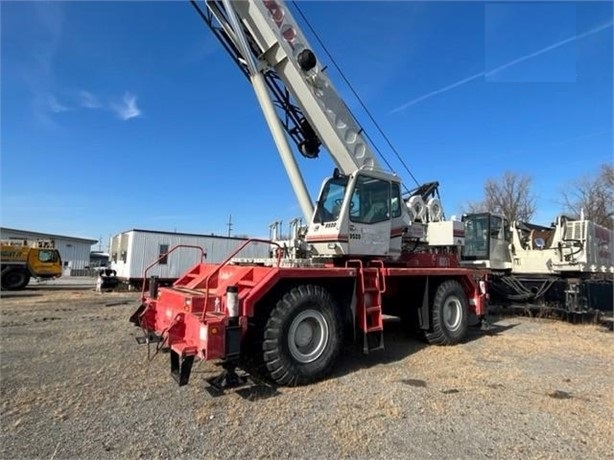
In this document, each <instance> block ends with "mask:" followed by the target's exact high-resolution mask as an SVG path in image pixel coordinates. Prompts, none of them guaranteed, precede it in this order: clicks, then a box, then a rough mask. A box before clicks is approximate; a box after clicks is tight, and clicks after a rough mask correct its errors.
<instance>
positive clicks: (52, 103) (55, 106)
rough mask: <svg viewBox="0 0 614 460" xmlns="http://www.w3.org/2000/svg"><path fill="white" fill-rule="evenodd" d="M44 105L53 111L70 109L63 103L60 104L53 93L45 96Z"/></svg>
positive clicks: (59, 111)
mask: <svg viewBox="0 0 614 460" xmlns="http://www.w3.org/2000/svg"><path fill="white" fill-rule="evenodd" d="M46 105H47V108H48V109H49V110H50V111H51V112H53V113H61V112H66V111H67V110H70V108H68V107H66V106H65V105H64V104H61V103H60V102H59V101H58V100H57V98H56V97H55V96H54V95H53V94H50V95H49V96H47V101H46Z"/></svg>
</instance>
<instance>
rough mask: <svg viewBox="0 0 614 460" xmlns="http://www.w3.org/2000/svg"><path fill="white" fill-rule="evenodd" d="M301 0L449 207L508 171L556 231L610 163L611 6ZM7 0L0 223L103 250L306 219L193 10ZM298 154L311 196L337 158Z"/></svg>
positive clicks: (261, 127) (240, 81)
mask: <svg viewBox="0 0 614 460" xmlns="http://www.w3.org/2000/svg"><path fill="white" fill-rule="evenodd" d="M299 5H300V8H301V9H302V11H303V12H304V14H305V15H306V16H307V18H308V19H309V21H310V23H311V24H312V26H313V27H314V28H315V30H316V31H317V32H318V34H319V36H320V37H321V39H322V40H323V41H324V43H325V45H326V47H327V48H328V50H329V51H330V52H331V54H332V56H333V57H334V59H335V61H336V62H337V63H338V65H339V66H340V67H341V69H342V70H343V71H344V73H345V75H346V76H347V78H348V79H349V80H350V81H351V82H352V84H353V85H354V87H355V88H356V90H357V92H358V93H359V95H360V96H361V97H362V99H363V100H364V102H365V103H366V105H367V106H368V107H369V109H370V110H371V112H372V113H373V115H374V116H375V118H376V119H377V121H378V123H379V124H380V125H381V126H382V127H383V129H384V131H385V133H386V135H387V136H388V137H389V138H390V140H391V141H392V142H393V144H394V145H395V147H396V149H397V150H398V151H399V152H400V153H401V155H402V157H403V160H404V161H405V162H406V163H407V164H408V165H409V167H410V169H411V172H412V173H413V174H414V176H416V177H417V178H418V180H420V181H431V180H437V181H439V182H440V183H441V189H440V191H441V195H442V200H443V204H444V209H445V211H446V214H447V215H448V216H450V215H453V214H458V213H460V211H461V209H462V206H463V205H464V204H465V203H467V202H468V201H475V200H478V199H479V198H480V197H481V194H482V185H483V183H484V181H485V180H486V179H488V178H492V177H497V176H500V175H501V174H502V173H503V171H505V170H512V171H515V172H517V173H521V174H529V175H531V176H532V177H533V180H534V191H535V193H536V195H537V197H538V202H537V204H538V212H537V215H536V218H535V221H536V222H538V223H544V224H547V223H548V222H550V221H551V220H552V219H553V218H554V216H555V215H556V214H557V213H558V212H559V211H560V208H561V206H560V204H559V202H560V201H561V198H560V196H561V191H562V190H563V189H564V187H566V186H568V184H569V182H570V181H572V180H574V179H576V178H579V177H580V176H582V175H585V174H590V173H593V172H595V171H596V170H597V169H598V167H599V165H600V164H602V163H605V162H608V161H609V162H611V161H612V159H613V157H612V155H613V153H612V152H613V140H612V124H613V118H612V105H613V92H612V87H613V79H612V69H613V62H612V54H613V47H612V42H613V40H612V4H611V3H610V2H578V3H574V2H561V3H555V2H543V3H533V2H518V3H517V2H496V3H484V2H479V1H473V2H403V1H396V2H368V1H362V2H348V1H345V2H323V1H302V2H300V4H299ZM0 7H1V26H2V32H1V33H2V35H1V40H2V56H1V65H2V82H1V91H2V92H1V96H2V99H1V115H2V119H1V130H2V132H1V134H2V139H1V148H2V152H1V154H2V158H1V159H2V171H1V179H2V189H1V190H2V225H3V226H6V227H13V228H23V229H30V230H35V231H41V232H52V233H61V234H69V235H76V236H87V237H92V238H95V239H98V238H99V237H100V236H102V238H103V240H104V241H105V244H106V241H107V240H108V237H109V236H110V235H112V234H116V233H118V232H120V231H123V230H126V229H129V228H135V227H136V228H146V229H154V230H170V231H173V230H176V231H180V232H196V233H212V232H214V233H221V234H225V233H226V231H227V229H226V225H225V224H226V222H227V221H228V217H229V215H230V214H232V220H233V234H251V235H266V234H267V233H268V225H269V224H270V223H271V222H272V221H274V220H280V219H281V220H284V222H288V221H289V220H290V219H292V218H293V217H296V216H299V215H300V210H299V207H298V205H297V202H296V199H295V197H294V195H293V192H292V189H291V187H290V184H289V181H288V179H287V177H286V174H285V171H284V169H283V166H282V164H281V161H280V159H279V157H278V154H277V151H276V149H275V147H274V144H273V142H272V139H271V136H270V134H269V131H268V128H267V127H266V124H265V123H264V120H263V117H262V115H261V112H260V108H259V106H258V104H257V102H256V99H255V97H254V95H253V91H252V89H251V86H250V85H249V84H248V83H247V81H246V80H245V79H244V77H243V76H242V75H241V74H240V73H239V71H238V70H237V69H236V67H235V65H234V63H233V62H232V61H231V60H230V58H229V57H228V56H227V55H226V53H225V51H224V50H223V49H222V48H221V46H220V45H219V44H218V42H217V41H216V40H215V39H214V37H213V35H212V34H211V33H210V32H209V30H208V29H207V28H206V27H205V25H204V24H203V23H202V22H201V20H200V19H199V18H198V17H197V15H196V14H195V12H194V11H193V9H192V8H191V6H190V5H189V4H187V3H186V2H179V1H174V2H162V1H158V2H66V3H63V2H2V3H1V4H0ZM290 8H291V9H292V11H293V12H294V13H295V17H297V18H298V14H296V10H295V9H294V6H293V5H291V4H290ZM304 32H305V33H307V36H308V37H309V38H310V39H311V41H312V44H313V45H314V47H315V49H316V52H317V55H318V58H319V59H320V60H321V61H322V62H324V63H325V64H330V61H329V59H328V57H327V56H325V55H324V54H323V53H322V52H321V50H320V49H319V47H318V46H316V41H315V40H314V39H313V37H312V36H311V34H310V33H309V32H308V30H307V28H306V27H305V28H304ZM329 72H330V75H331V78H332V80H333V82H334V83H335V85H336V87H337V88H338V89H339V90H340V92H341V93H342V95H343V96H344V97H345V98H346V101H347V103H348V105H349V106H350V107H352V108H353V109H355V111H356V115H357V116H358V118H359V120H361V122H362V123H363V125H364V126H365V128H366V130H367V131H368V132H369V133H370V134H371V136H372V137H373V138H374V139H375V142H376V143H377V144H378V146H380V148H381V149H382V150H383V151H384V154H385V156H386V158H387V159H388V160H389V161H390V162H391V164H392V166H393V168H394V169H395V170H396V171H397V172H398V173H399V174H400V175H401V176H402V177H403V178H404V180H405V182H406V183H407V184H408V186H410V187H411V186H413V181H411V179H410V177H409V175H408V174H407V173H406V172H405V171H404V169H403V167H402V166H401V164H400V163H399V162H398V160H396V159H395V157H394V155H393V154H392V153H390V152H389V150H388V149H387V148H386V147H385V145H384V142H383V141H382V139H381V137H380V136H378V135H377V133H376V131H375V130H374V129H373V127H372V125H371V124H370V123H369V122H368V119H367V117H366V116H365V115H364V113H363V112H362V111H361V110H360V107H359V105H358V103H357V102H356V101H355V100H354V99H352V98H351V97H350V93H349V91H348V90H347V88H345V87H344V85H343V84H342V80H341V78H340V76H339V75H338V74H336V73H335V70H334V69H333V67H332V66H331V67H330V70H329ZM299 164H300V167H301V169H302V171H303V174H304V176H305V181H306V183H307V185H308V187H309V189H310V192H311V194H312V197H313V198H314V199H315V198H316V195H317V192H318V189H319V186H320V183H321V181H322V180H323V179H324V177H326V176H327V175H329V174H330V173H331V171H332V168H333V163H332V161H331V160H330V159H329V158H328V156H327V155H326V153H323V154H322V155H321V156H320V158H319V159H317V160H305V159H302V158H301V159H299Z"/></svg>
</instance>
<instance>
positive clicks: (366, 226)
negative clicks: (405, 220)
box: [348, 174, 391, 256]
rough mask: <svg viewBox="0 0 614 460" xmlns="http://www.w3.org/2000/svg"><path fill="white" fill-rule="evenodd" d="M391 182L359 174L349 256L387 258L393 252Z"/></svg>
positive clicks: (352, 207)
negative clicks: (391, 249)
mask: <svg viewBox="0 0 614 460" xmlns="http://www.w3.org/2000/svg"><path fill="white" fill-rule="evenodd" d="M390 207H391V183H390V181H388V180H384V179H379V178H376V177H371V176H368V175H365V174H359V175H357V176H356V179H355V181H354V188H353V190H352V194H351V198H350V203H349V226H348V228H349V235H348V238H349V244H348V246H349V247H348V249H349V251H348V252H349V254H350V255H373V256H383V255H388V254H389V252H390V230H391V209H390Z"/></svg>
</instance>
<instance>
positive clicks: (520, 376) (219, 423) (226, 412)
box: [0, 284, 614, 459]
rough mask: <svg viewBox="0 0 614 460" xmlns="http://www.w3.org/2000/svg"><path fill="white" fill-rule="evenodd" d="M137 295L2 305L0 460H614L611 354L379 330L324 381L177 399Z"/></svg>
mask: <svg viewBox="0 0 614 460" xmlns="http://www.w3.org/2000/svg"><path fill="white" fill-rule="evenodd" d="M136 299H137V295H136V294H134V293H105V294H97V293H95V292H93V291H92V289H91V286H88V285H72V284H68V285H67V284H63V285H47V286H32V287H29V288H28V289H27V290H26V291H23V292H19V293H3V296H2V304H1V311H2V317H1V328H2V329H1V330H2V334H1V339H0V340H1V377H2V387H1V396H2V409H1V410H2V424H1V425H2V426H1V432H2V447H1V455H2V458H5V459H11V458H20V459H21V458H45V459H50V458H56V459H59V458H88V459H91V458H126V457H128V458H148V459H149V458H155V457H163V458H170V457H174V458H203V457H204V458H220V457H222V458H228V457H242V458H261V457H275V458H297V457H300V458H314V457H315V458H323V457H327V458H331V457H332V458H337V457H351V458H418V459H426V458H467V459H469V458H471V459H474V458H491V457H496V458H502V457H504V458H523V459H524V458H557V459H559V458H583V459H584V458H595V459H602V458H612V457H614V450H613V448H612V439H614V421H613V418H612V414H613V413H614V391H613V390H614V342H613V341H612V337H613V336H612V333H611V332H609V331H608V330H607V329H606V328H604V327H600V326H597V325H571V324H567V323H563V322H558V321H551V320H538V319H530V318H521V317H511V318H505V319H501V320H499V321H497V322H496V323H495V325H494V327H493V329H492V331H491V332H489V333H482V332H480V331H478V330H475V331H472V334H471V337H470V339H469V340H468V341H467V342H466V343H464V344H462V345H458V346H455V347H429V346H425V345H424V344H422V343H421V342H418V341H416V340H413V339H411V338H409V337H407V336H406V335H405V334H404V333H403V331H402V330H401V328H400V324H399V323H398V322H396V321H394V320H390V321H388V322H387V323H386V326H385V328H386V334H385V342H386V350H385V351H383V352H379V353H375V354H372V355H370V356H363V355H362V354H361V353H360V351H359V350H355V349H352V348H349V349H347V350H346V352H345V353H344V355H343V356H342V359H341V361H340V363H339V365H338V367H337V369H336V371H335V372H334V374H333V375H332V376H331V378H329V379H328V380H325V381H323V382H320V383H317V384H313V385H310V386H306V387H299V388H276V389H275V388H272V387H269V386H266V385H255V386H253V387H248V388H246V389H243V390H241V391H238V392H232V393H227V394H225V395H223V396H220V397H213V396H211V395H210V394H209V392H207V391H206V384H205V378H208V377H212V376H214V375H216V374H217V373H218V372H219V371H220V369H219V368H218V367H217V366H215V365H213V364H211V363H200V364H198V365H196V367H195V369H194V371H193V373H192V377H191V380H190V384H189V385H188V386H185V387H181V388H180V387H178V386H177V385H176V383H175V382H174V381H173V380H172V378H171V377H170V375H169V363H168V355H165V354H160V355H158V356H157V357H156V358H155V359H154V360H153V361H151V362H148V361H147V351H146V347H145V346H139V345H137V343H136V341H135V336H136V335H138V332H139V331H138V329H137V328H134V327H133V326H132V325H131V324H129V323H128V322H127V318H128V317H129V316H130V314H131V313H132V311H133V310H134V309H135V308H136V306H137V303H136Z"/></svg>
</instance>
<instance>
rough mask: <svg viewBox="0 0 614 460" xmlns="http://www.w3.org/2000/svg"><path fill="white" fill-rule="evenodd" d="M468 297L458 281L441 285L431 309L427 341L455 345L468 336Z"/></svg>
mask: <svg viewBox="0 0 614 460" xmlns="http://www.w3.org/2000/svg"><path fill="white" fill-rule="evenodd" d="M467 304H468V302H467V296H466V295H465V291H464V290H463V287H462V286H461V284H460V283H459V282H458V281H455V280H448V281H444V282H443V283H441V284H440V285H439V287H438V288H437V291H436V292H435V298H434V299H433V306H432V308H431V328H430V329H429V331H428V332H427V333H426V334H425V337H426V340H427V341H428V342H429V343H431V344H435V345H454V344H455V343H459V342H461V341H462V340H463V339H464V338H465V336H466V335H467V327H468V326H467V324H468V321H467V320H468V316H469V314H468V309H467Z"/></svg>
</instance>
